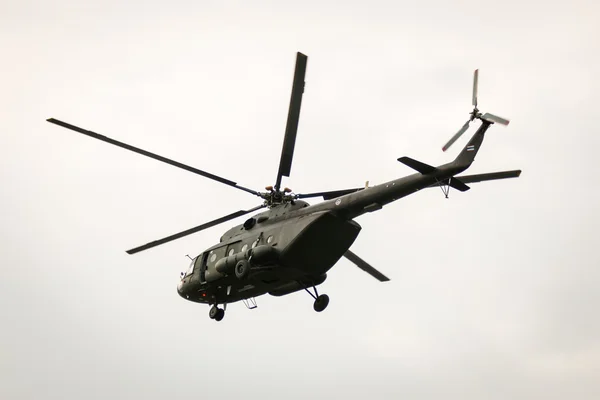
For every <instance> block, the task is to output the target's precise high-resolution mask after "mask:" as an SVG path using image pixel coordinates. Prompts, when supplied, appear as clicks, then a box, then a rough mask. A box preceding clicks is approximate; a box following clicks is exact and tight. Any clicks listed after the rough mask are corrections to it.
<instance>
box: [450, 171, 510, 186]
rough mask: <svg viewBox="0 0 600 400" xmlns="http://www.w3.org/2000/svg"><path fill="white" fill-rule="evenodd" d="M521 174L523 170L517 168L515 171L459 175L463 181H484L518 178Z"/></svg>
mask: <svg viewBox="0 0 600 400" xmlns="http://www.w3.org/2000/svg"><path fill="white" fill-rule="evenodd" d="M520 175H521V170H520V169H516V170H514V171H502V172H490V173H487V174H477V175H464V176H458V177H457V178H460V180H461V181H463V182H464V183H474V182H483V181H494V180H497V179H508V178H518V177H519V176H520Z"/></svg>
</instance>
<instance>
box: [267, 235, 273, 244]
mask: <svg viewBox="0 0 600 400" xmlns="http://www.w3.org/2000/svg"><path fill="white" fill-rule="evenodd" d="M272 241H273V235H271V236H269V237H268V238H267V243H269V244H271V242H272Z"/></svg>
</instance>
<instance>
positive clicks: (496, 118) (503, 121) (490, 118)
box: [481, 113, 510, 126]
mask: <svg viewBox="0 0 600 400" xmlns="http://www.w3.org/2000/svg"><path fill="white" fill-rule="evenodd" d="M481 119H485V120H486V121H489V122H496V123H498V124H500V125H504V126H506V125H508V124H509V123H510V121H509V120H507V119H504V118H502V117H499V116H497V115H494V114H490V113H485V114H483V116H482V117H481Z"/></svg>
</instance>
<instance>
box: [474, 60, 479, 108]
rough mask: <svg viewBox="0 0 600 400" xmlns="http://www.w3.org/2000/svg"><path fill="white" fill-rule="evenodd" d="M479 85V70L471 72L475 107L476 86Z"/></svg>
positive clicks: (475, 105) (475, 104)
mask: <svg viewBox="0 0 600 400" xmlns="http://www.w3.org/2000/svg"><path fill="white" fill-rule="evenodd" d="M478 85H479V70H478V69H476V70H475V72H474V73H473V107H477V86H478Z"/></svg>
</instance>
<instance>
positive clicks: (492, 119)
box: [442, 69, 510, 151]
mask: <svg viewBox="0 0 600 400" xmlns="http://www.w3.org/2000/svg"><path fill="white" fill-rule="evenodd" d="M478 86H479V70H478V69H476V70H475V72H474V73H473V101H472V104H473V111H471V117H470V118H469V119H468V120H467V122H465V124H464V125H463V126H462V128H460V129H459V130H458V132H456V133H455V134H454V136H452V137H451V138H450V140H448V142H446V144H445V145H444V147H442V151H446V150H448V149H449V148H450V146H452V145H453V144H454V142H456V141H457V140H458V139H459V138H460V137H461V136H462V135H463V134H464V133H465V132H466V131H467V130H468V129H469V125H470V124H471V122H472V121H474V120H475V119H480V120H483V121H487V122H488V123H491V124H494V123H497V124H500V125H504V126H506V125H508V124H509V122H510V121H509V120H507V119H505V118H502V117H498V116H497V115H494V114H490V113H485V114H483V115H482V114H481V113H480V112H479V109H478V108H477V88H478Z"/></svg>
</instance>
